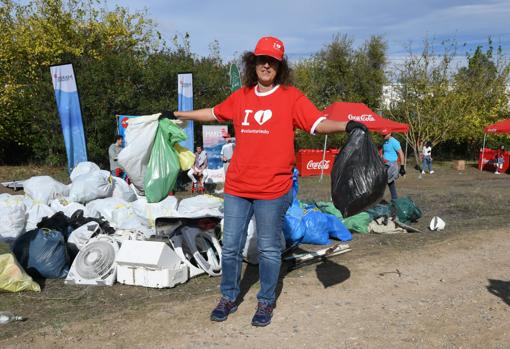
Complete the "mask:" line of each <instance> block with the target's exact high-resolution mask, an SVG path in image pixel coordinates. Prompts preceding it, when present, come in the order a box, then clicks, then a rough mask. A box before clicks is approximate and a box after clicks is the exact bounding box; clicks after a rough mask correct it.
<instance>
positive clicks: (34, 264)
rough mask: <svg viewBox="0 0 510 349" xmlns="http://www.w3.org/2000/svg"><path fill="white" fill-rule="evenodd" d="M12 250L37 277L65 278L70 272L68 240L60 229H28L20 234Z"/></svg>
mask: <svg viewBox="0 0 510 349" xmlns="http://www.w3.org/2000/svg"><path fill="white" fill-rule="evenodd" d="M12 252H13V253H14V255H15V256H16V259H17V260H18V262H19V264H20V265H21V266H22V267H23V269H25V271H26V272H27V273H28V274H29V275H30V276H32V277H34V278H36V279H40V278H45V279H59V278H65V277H66V276H67V273H68V272H69V266H70V261H69V256H68V254H67V249H66V242H65V241H64V236H63V234H62V233H61V232H59V231H58V230H49V229H34V230H30V231H27V232H26V233H25V234H23V235H20V236H18V238H17V239H16V241H15V242H14V246H13V248H12Z"/></svg>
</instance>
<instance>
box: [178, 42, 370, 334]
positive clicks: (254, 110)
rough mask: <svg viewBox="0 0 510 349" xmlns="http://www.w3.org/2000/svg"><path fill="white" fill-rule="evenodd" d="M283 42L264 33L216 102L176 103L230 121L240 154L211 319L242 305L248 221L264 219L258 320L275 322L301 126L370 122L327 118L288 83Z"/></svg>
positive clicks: (190, 114) (313, 128)
mask: <svg viewBox="0 0 510 349" xmlns="http://www.w3.org/2000/svg"><path fill="white" fill-rule="evenodd" d="M284 51H285V49H284V45H283V42H282V41H281V40H279V39H277V38H275V37H269V36H268V37H263V38H261V39H260V40H259V41H258V42H257V45H256V46H255V50H254V51H253V52H245V53H244V54H243V57H242V61H243V67H244V74H243V78H244V81H243V85H244V86H243V87H242V88H240V89H238V90H237V91H235V92H234V93H232V94H231V95H230V96H229V97H228V98H227V99H226V100H225V101H223V102H222V103H220V104H218V105H216V106H214V107H213V108H204V109H199V110H194V111H187V112H183V111H176V112H174V115H175V116H176V117H177V118H180V119H184V120H195V121H201V122H211V121H219V122H226V121H230V122H232V124H233V125H234V128H235V134H236V148H235V156H234V157H232V159H231V162H230V166H229V168H228V176H227V178H226V180H225V189H224V192H225V194H224V230H223V248H222V266H221V267H222V275H221V285H220V291H221V298H220V301H219V303H218V305H217V306H216V307H215V308H214V310H213V311H212V312H211V320H212V321H224V320H226V319H227V317H228V316H229V314H231V313H233V312H235V311H236V310H237V303H236V301H238V299H237V297H238V296H239V293H240V280H241V270H242V262H243V257H242V249H243V247H244V244H245V241H246V235H247V228H248V223H249V222H250V219H251V218H252V216H253V215H255V218H256V221H257V248H258V250H259V253H260V258H259V278H260V291H259V292H258V294H257V301H258V303H257V310H256V312H255V315H254V316H253V318H252V321H251V324H252V325H253V326H266V325H268V324H269V323H270V322H271V318H272V316H273V309H274V307H275V304H276V286H277V284H278V279H279V274H280V267H281V252H282V250H283V246H282V244H281V239H280V237H281V232H282V226H283V221H284V217H285V213H286V212H287V209H288V208H289V206H290V204H291V201H292V170H293V167H294V165H295V162H296V161H295V151H294V129H295V128H300V129H302V130H304V131H306V132H309V133H310V134H312V135H313V134H316V133H321V134H327V133H335V132H341V131H347V132H351V131H352V130H354V129H356V128H359V129H362V130H364V131H365V132H368V131H367V128H366V126H365V125H363V124H361V123H358V122H355V121H349V122H348V123H346V122H339V121H333V120H328V119H327V118H326V116H325V115H323V113H322V112H321V111H319V110H318V109H317V108H316V107H315V106H314V105H313V103H312V102H311V101H310V100H309V99H308V98H307V97H306V96H305V95H304V94H303V93H302V92H301V91H299V90H298V89H296V88H295V87H293V86H291V85H290V83H289V80H290V79H289V78H290V69H289V67H288V63H287V59H286V57H285V56H284Z"/></svg>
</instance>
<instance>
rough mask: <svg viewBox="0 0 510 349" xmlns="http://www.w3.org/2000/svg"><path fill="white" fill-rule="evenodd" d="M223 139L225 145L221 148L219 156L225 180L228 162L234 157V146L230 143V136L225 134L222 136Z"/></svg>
mask: <svg viewBox="0 0 510 349" xmlns="http://www.w3.org/2000/svg"><path fill="white" fill-rule="evenodd" d="M223 138H225V140H226V142H227V143H225V144H224V145H223V146H222V147H221V152H220V155H221V161H223V171H224V172H225V178H226V177H227V170H228V165H230V160H231V159H232V155H234V148H235V144H234V143H233V142H232V138H231V137H230V135H229V134H228V133H227V134H225V135H224V136H223Z"/></svg>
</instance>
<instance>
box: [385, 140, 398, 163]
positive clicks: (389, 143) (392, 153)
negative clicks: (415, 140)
mask: <svg viewBox="0 0 510 349" xmlns="http://www.w3.org/2000/svg"><path fill="white" fill-rule="evenodd" d="M400 149H402V148H401V147H400V142H399V141H397V140H396V139H395V138H393V137H390V139H388V140H385V141H384V143H383V158H384V160H386V161H390V162H395V161H397V160H398V153H397V152H398V151H399V150H400Z"/></svg>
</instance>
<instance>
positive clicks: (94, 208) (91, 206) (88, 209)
mask: <svg viewBox="0 0 510 349" xmlns="http://www.w3.org/2000/svg"><path fill="white" fill-rule="evenodd" d="M128 206H129V203H128V202H127V201H125V200H122V199H121V198H113V197H111V198H104V199H96V200H93V201H90V202H89V203H88V204H87V205H86V206H85V214H84V215H85V217H94V218H99V217H100V216H103V218H104V219H106V220H107V221H108V222H111V220H112V212H113V210H115V209H119V208H120V209H123V208H126V207H128Z"/></svg>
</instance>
